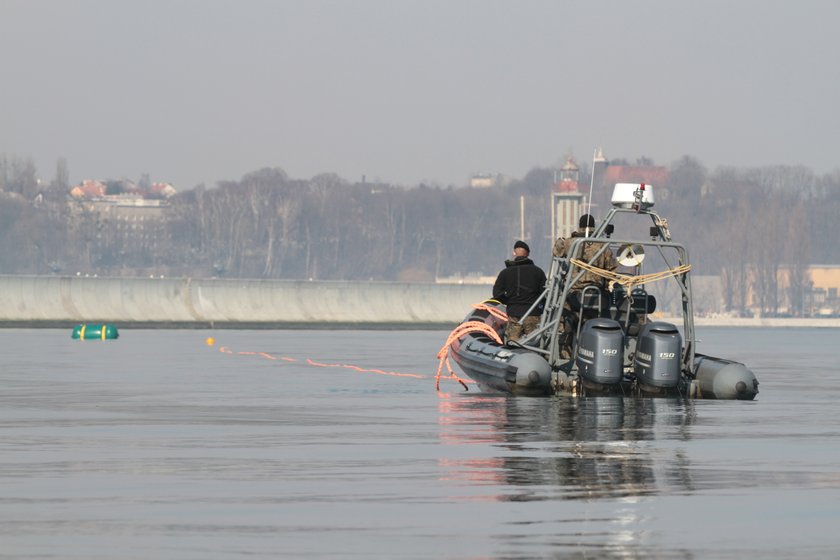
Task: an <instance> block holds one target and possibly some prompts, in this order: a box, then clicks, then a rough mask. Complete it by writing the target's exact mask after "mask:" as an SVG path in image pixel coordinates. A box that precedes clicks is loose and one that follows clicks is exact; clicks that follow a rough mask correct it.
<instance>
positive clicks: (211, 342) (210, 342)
mask: <svg viewBox="0 0 840 560" xmlns="http://www.w3.org/2000/svg"><path fill="white" fill-rule="evenodd" d="M205 342H207V346H213V345H214V344H216V339H215V338H213V337H212V336H209V337H207V340H206V341H205Z"/></svg>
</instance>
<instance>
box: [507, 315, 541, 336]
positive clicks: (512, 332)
mask: <svg viewBox="0 0 840 560" xmlns="http://www.w3.org/2000/svg"><path fill="white" fill-rule="evenodd" d="M539 326H540V317H539V315H529V316H528V317H525V319H522V320H520V318H519V317H508V324H507V326H506V327H505V338H506V339H507V340H508V341H516V340H519V339H520V338H522V337H523V336H525V335H528V334H531V333H532V332H534V331H535V330H537V327H539Z"/></svg>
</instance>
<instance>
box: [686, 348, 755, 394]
mask: <svg viewBox="0 0 840 560" xmlns="http://www.w3.org/2000/svg"><path fill="white" fill-rule="evenodd" d="M694 381H695V385H696V386H697V387H698V389H699V391H700V394H699V395H695V396H698V397H701V398H704V399H737V400H746V401H751V400H753V399H754V398H755V396H756V395H757V394H758V379H756V377H755V375H754V374H753V372H752V371H750V370H749V369H748V368H747V367H746V366H745V365H744V364H741V363H739V362H733V361H731V360H725V359H723V358H714V357H712V356H704V355H702V354H697V355H696V356H695V359H694Z"/></svg>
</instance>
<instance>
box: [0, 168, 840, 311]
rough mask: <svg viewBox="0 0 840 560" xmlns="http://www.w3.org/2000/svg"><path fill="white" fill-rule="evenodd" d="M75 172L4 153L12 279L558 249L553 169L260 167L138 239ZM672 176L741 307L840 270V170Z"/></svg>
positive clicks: (349, 274)
mask: <svg viewBox="0 0 840 560" xmlns="http://www.w3.org/2000/svg"><path fill="white" fill-rule="evenodd" d="M639 163H643V164H651V163H652V162H651V161H650V160H649V159H647V158H645V159H644V160H643V161H640V162H639ZM66 167H67V166H66V163H63V162H59V165H58V166H57V169H56V179H55V180H53V181H51V182H50V183H49V184H47V185H44V184H41V183H40V182H38V181H37V180H35V179H34V177H35V176H36V175H35V170H34V166H31V165H30V164H27V163H26V161H23V162H21V161H20V160H17V159H15V158H8V157H5V156H4V157H2V158H0V191H2V193H0V273H2V274H70V275H75V274H77V273H78V274H90V275H93V274H97V275H100V276H106V275H123V276H125V275H143V276H145V275H150V274H151V275H155V276H158V275H165V276H168V277H172V276H192V277H208V276H224V277H242V278H283V279H310V278H311V279H318V280H331V279H335V280H404V281H433V280H434V279H435V278H436V277H445V276H451V275H459V274H461V275H465V274H483V275H493V274H495V273H496V272H497V271H498V270H499V269H500V268H501V267H502V266H503V260H504V259H505V258H507V257H508V256H509V252H510V248H511V245H512V242H513V240H514V239H517V238H519V237H520V236H521V229H523V228H524V237H525V238H526V239H527V240H528V243H529V244H530V245H531V248H532V256H533V257H534V259H535V260H536V261H537V262H538V263H541V264H546V265H547V263H548V260H549V258H550V247H551V243H552V240H551V239H550V229H551V209H550V191H551V186H552V183H553V181H554V171H553V170H551V169H541V168H537V169H534V170H532V171H531V172H529V173H528V174H527V175H526V176H525V177H523V178H521V179H519V180H514V181H512V182H511V183H509V184H506V185H505V186H503V187H501V186H500V187H492V188H482V189H475V188H454V187H446V188H444V187H437V186H428V185H419V186H416V187H413V188H401V187H396V186H392V185H387V184H371V183H353V182H349V181H346V180H344V179H342V178H341V177H338V176H336V175H334V174H323V175H318V176H316V177H313V178H311V179H307V180H303V179H292V178H290V177H288V176H287V174H286V173H285V172H284V171H282V170H281V169H278V168H268V169H261V170H258V171H255V172H253V173H250V174H248V175H245V176H244V177H242V178H241V180H239V181H227V182H222V183H220V184H219V185H218V186H217V187H215V188H204V187H198V188H195V189H192V190H188V191H184V192H181V193H179V194H178V195H177V196H175V197H174V198H173V199H171V200H170V204H171V205H170V206H169V207H168V208H167V211H166V218H165V220H163V221H162V222H161V223H160V224H159V227H158V228H157V229H154V228H151V227H150V226H149V225H148V224H146V227H145V229H144V230H143V231H144V233H143V234H142V235H143V236H145V237H146V239H145V240H143V242H141V243H137V239H133V238H132V236H135V237H136V236H137V235H138V234H137V232H135V231H132V230H122V231H117V230H115V229H114V228H113V227H112V226H113V224H109V223H108V219H107V218H104V217H103V216H102V215H101V213H98V212H96V211H93V210H91V209H90V208H89V207H86V206H84V205H83V204H81V203H79V202H77V201H72V200H70V199H69V197H68V196H67V188H68V187H67V185H66V175H67V174H66ZM669 174H670V180H669V184H668V185H655V188H656V197H657V204H656V210H657V211H658V212H659V213H660V214H661V215H662V216H664V217H666V218H668V220H669V222H670V224H671V230H672V233H673V234H674V237H675V239H676V240H679V241H681V242H684V243H686V244H687V245H688V247H689V249H690V251H691V254H692V257H693V262H694V271H695V273H697V274H716V275H717V274H719V275H720V276H721V278H722V281H723V286H724V291H725V300H726V306H727V307H728V308H729V309H740V308H743V306H744V301H745V298H746V296H747V293H748V292H749V291H752V292H753V293H754V294H756V295H757V297H758V298H759V299H760V300H761V302H760V305H761V307H762V309H765V310H767V311H768V312H772V311H771V310H775V309H777V308H778V306H779V305H780V301H781V299H783V298H784V296H785V294H783V293H781V292H780V288H779V286H777V285H776V283H777V278H778V274H777V272H778V271H779V269H780V268H785V269H787V270H792V271H794V274H793V275H792V277H791V278H792V281H791V283H792V285H796V284H797V283H800V284H802V286H798V287H797V286H792V287H791V288H788V289H794V288H796V289H799V290H800V291H803V290H805V289H806V288H807V286H806V285H805V284H807V277H806V275H804V274H803V273H799V274H797V273H796V271H804V269H805V267H807V266H808V265H809V264H812V263H819V264H830V263H840V247H838V244H837V243H836V238H837V236H836V234H835V233H834V232H833V229H834V221H835V220H836V217H837V216H838V215H840V173H834V174H830V175H824V176H817V175H815V174H814V173H812V172H811V171H810V170H808V169H807V168H804V167H788V166H769V167H762V168H754V169H739V168H718V169H716V170H714V171H713V172H709V171H707V170H706V169H705V168H704V166H703V165H702V164H701V163H700V162H698V161H697V160H695V159H693V158H691V157H684V158H682V159H681V160H679V161H677V162H675V163H673V164H672V165H671V166H669ZM584 175H585V173H584ZM580 182H581V184H582V185H588V184H589V177H587V176H584V177H581V181H580ZM610 195H611V189H610V188H603V189H598V190H597V191H596V192H595V193H593V199H594V202H595V203H596V204H597V206H596V208H598V209H600V210H597V211H596V212H595V213H596V217H597V218H601V217H603V214H605V212H606V208H607V207H608V205H609V198H610ZM521 207H524V217H525V219H524V224H522V223H521V222H520V210H521ZM788 295H790V294H788ZM788 299H790V298H788ZM794 299H796V300H798V301H800V302H801V297H798V298H794ZM791 301H793V300H791ZM792 305H793V307H794V308H795V307H796V305H797V304H796V303H793V304H792Z"/></svg>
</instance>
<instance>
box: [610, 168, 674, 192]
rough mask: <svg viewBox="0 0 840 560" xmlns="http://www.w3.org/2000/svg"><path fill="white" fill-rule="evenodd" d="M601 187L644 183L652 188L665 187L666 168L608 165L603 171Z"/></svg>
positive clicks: (666, 180) (666, 178) (666, 179)
mask: <svg viewBox="0 0 840 560" xmlns="http://www.w3.org/2000/svg"><path fill="white" fill-rule="evenodd" d="M603 177H604V179H603V181H604V182H603V185H604V186H610V185H615V184H616V183H645V184H646V185H653V186H654V187H665V185H666V184H667V183H668V168H667V167H659V166H656V167H654V166H649V167H648V166H645V167H642V166H635V165H634V166H631V165H610V166H608V167H607V168H606V169H605V170H604V175H603Z"/></svg>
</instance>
